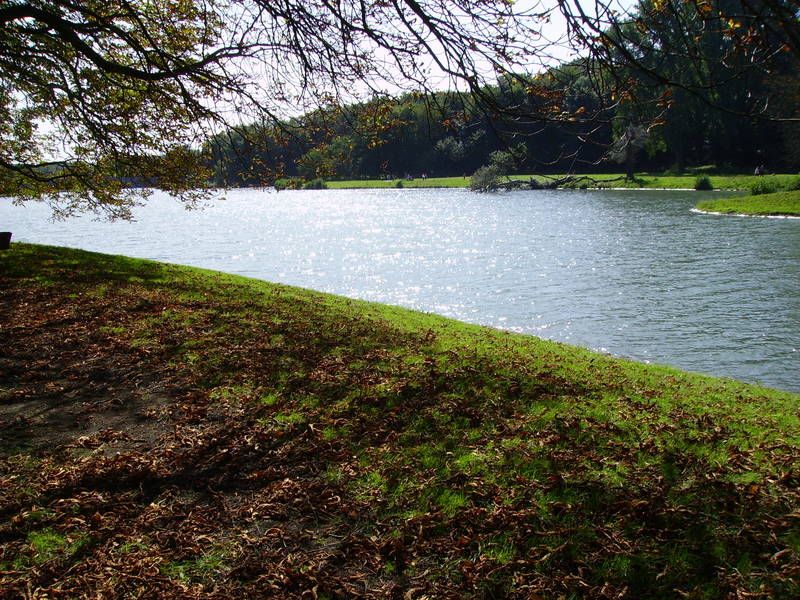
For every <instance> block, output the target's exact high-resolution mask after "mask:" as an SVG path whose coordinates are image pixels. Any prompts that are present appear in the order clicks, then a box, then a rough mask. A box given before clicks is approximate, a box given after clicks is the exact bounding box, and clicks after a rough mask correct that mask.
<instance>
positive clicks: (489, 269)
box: [0, 190, 800, 391]
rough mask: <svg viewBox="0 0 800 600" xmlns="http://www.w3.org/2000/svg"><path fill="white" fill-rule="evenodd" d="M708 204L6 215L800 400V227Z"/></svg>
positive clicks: (87, 244) (499, 202) (34, 233)
mask: <svg viewBox="0 0 800 600" xmlns="http://www.w3.org/2000/svg"><path fill="white" fill-rule="evenodd" d="M717 193H718V192H717ZM712 194H713V193H712ZM704 197H705V196H702V195H701V193H699V192H679V191H664V192H654V191H647V192H640V191H599V192H598V191H535V192H513V193H505V194H473V193H471V192H468V191H466V190H357V191H356V190H352V191H350V190H322V191H302V192H280V193H275V192H270V191H264V190H234V191H231V192H228V193H227V195H226V197H225V199H218V200H215V201H214V202H213V205H211V206H209V207H208V208H206V209H205V210H203V211H195V212H186V211H184V210H183V208H182V207H181V206H179V205H178V204H177V203H175V202H174V201H172V200H170V199H169V198H167V197H166V196H163V195H160V194H156V195H155V196H154V197H153V199H152V200H151V201H150V203H149V204H148V205H147V206H145V207H143V208H142V209H140V210H138V211H137V213H136V216H137V222H135V223H99V222H96V221H92V220H91V219H90V218H80V219H74V220H70V221H66V222H59V223H52V222H50V221H49V219H48V214H49V213H48V209H47V207H46V206H43V205H39V204H35V203H34V204H28V205H27V206H25V207H23V208H16V207H12V206H10V204H9V203H8V202H7V201H3V202H2V203H0V223H2V227H0V228H1V229H7V230H11V231H13V232H14V240H18V241H29V242H36V243H43V244H55V245H63V246H71V247H79V248H84V249H87V250H95V251H100V252H110V253H116V254H126V255H130V256H137V257H143V258H151V259H156V260H162V261H167V262H174V263H180V264H187V265H194V266H200V267H206V268H210V269H217V270H221V271H226V272H230V273H237V274H241V275H247V276H251V277H257V278H260V279H266V280H269V281H276V282H281V283H286V284H290V285H297V286H302V287H306V288H312V289H317V290H320V291H325V292H331V293H335V294H341V295H345V296H350V297H353V298H362V299H366V300H372V301H376V302H383V303H388V304H397V305H402V306H407V307H410V308H415V309H419V310H424V311H429V312H436V313H439V314H442V315H446V316H449V317H453V318H456V319H461V320H464V321H469V322H474V323H480V324H485V325H491V326H495V327H501V328H504V329H509V330H513V331H518V332H523V333H529V334H534V335H537V336H540V337H545V338H550V339H554V340H559V341H564V342H568V343H571V344H576V345H581V346H586V347H590V348H593V349H596V350H601V351H605V352H610V353H613V354H616V355H620V356H626V357H630V358H633V359H636V360H644V361H651V362H658V363H663V364H670V365H673V366H676V367H679V368H682V369H686V370H691V371H699V372H705V373H711V374H715V375H719V376H727V377H733V378H736V379H741V380H745V381H750V382H754V383H761V384H764V385H768V386H771V387H777V388H781V389H786V390H793V391H800V378H798V375H797V373H798V371H800V293H798V292H799V291H800V220H789V219H762V218H742V217H729V216H714V215H704V214H698V213H693V212H691V211H690V209H691V207H692V206H694V205H695V204H696V203H697V202H698V201H699V200H700V199H702V198H704Z"/></svg>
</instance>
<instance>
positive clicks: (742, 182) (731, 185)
mask: <svg viewBox="0 0 800 600" xmlns="http://www.w3.org/2000/svg"><path fill="white" fill-rule="evenodd" d="M530 177H532V176H531V175H514V176H513V177H512V178H513V179H530ZM533 177H535V178H536V179H539V180H542V181H544V180H545V178H544V177H543V176H539V175H535V176H533ZM553 177H560V176H553ZM590 177H592V178H593V179H594V180H596V181H597V182H598V184H599V185H600V186H601V187H615V188H649V189H694V187H695V182H696V181H697V176H696V175H680V176H676V175H660V174H649V173H640V174H637V176H636V179H635V180H634V181H624V180H622V179H620V177H621V175H620V174H619V173H602V174H593V175H590ZM708 177H709V180H710V181H711V185H712V186H713V187H714V189H723V190H748V189H750V187H751V186H752V185H754V184H756V183H759V182H764V181H767V180H769V181H774V182H775V183H776V184H777V185H778V186H782V185H785V184H786V183H788V182H789V181H791V180H793V179H796V178H797V175H791V174H785V175H767V176H760V177H758V176H755V175H710V176H708ZM469 181H470V179H469V177H429V178H427V179H422V178H415V179H413V180H412V181H406V180H401V179H391V180H383V179H374V180H352V181H328V182H327V185H328V187H329V188H330V189H358V188H393V187H404V188H425V187H469ZM398 184H400V185H398ZM589 187H592V186H591V184H589Z"/></svg>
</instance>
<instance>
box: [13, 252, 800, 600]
mask: <svg viewBox="0 0 800 600" xmlns="http://www.w3.org/2000/svg"><path fill="white" fill-rule="evenodd" d="M0 289H2V297H1V298H0V302H2V310H0V331H2V332H3V333H2V353H0V430H2V436H0V512H2V521H0V523H2V524H0V540H2V543H1V544H0V590H2V592H0V596H2V597H8V598H12V597H14V598H16V597H31V598H34V597H35V598H45V597H47V598H56V597H59V598H60V597H64V598H81V597H91V598H128V597H130V598H209V599H211V598H297V599H300V598H317V599H325V598H328V599H332V598H376V599H377V598H381V599H383V598H408V599H411V600H421V599H422V598H453V599H455V598H512V599H515V598H519V599H522V598H526V599H530V598H554V599H555V598H648V599H653V598H676V597H685V598H708V599H712V598H720V599H722V598H736V597H742V598H744V597H764V598H796V597H798V595H800V587H799V586H800V498H798V484H800V416H799V414H798V407H799V406H800V396H798V395H796V394H790V393H783V392H778V391H774V390H768V389H763V388H759V387H754V386H750V385H745V384H742V383H738V382H735V381H727V380H720V379H715V378H711V377H706V376H701V375H695V374H689V373H685V372H681V371H677V370H674V369H669V368H665V367H658V366H646V365H642V364H637V363H632V362H627V361H623V360H617V359H613V358H610V357H608V356H604V355H599V354H594V353H591V352H589V351H586V350H582V349H579V348H575V347H571V346H567V345H563V344H558V343H551V342H545V341H542V340H539V339H537V338H534V337H528V336H521V335H515V334H510V333H505V332H501V331H498V330H493V329H488V328H482V327H477V326H472V325H467V324H464V323H459V322H456V321H452V320H448V319H445V318H441V317H438V316H433V315H429V314H423V313H418V312H413V311H408V310H404V309H400V308H393V307H387V306H382V305H377V304H370V303H366V302H360V301H355V300H349V299H346V298H341V297H335V296H330V295H324V294H319V293H315V292H311V291H306V290H301V289H296V288H290V287H286V286H281V285H275V284H270V283H265V282H261V281H255V280H250V279H245V278H241V277H234V276H229V275H224V274H220V273H213V272H208V271H201V270H197V269H190V268H185V267H178V266H172V265H166V264H161V263H155V262H148V261H142V260H134V259H129V258H124V257H115V256H108V255H100V254H93V253H87V252H81V251H77V250H68V249H63V248H52V247H44V246H33V245H26V244H14V245H12V248H11V250H7V251H4V252H0ZM751 594H752V596H751Z"/></svg>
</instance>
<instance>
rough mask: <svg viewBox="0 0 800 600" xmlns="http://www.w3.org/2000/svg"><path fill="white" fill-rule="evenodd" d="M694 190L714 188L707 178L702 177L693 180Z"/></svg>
mask: <svg viewBox="0 0 800 600" xmlns="http://www.w3.org/2000/svg"><path fill="white" fill-rule="evenodd" d="M694 189H696V190H713V189H714V186H713V185H711V180H710V179H709V178H708V177H707V176H705V175H703V176H701V177H698V178H697V179H695V182H694Z"/></svg>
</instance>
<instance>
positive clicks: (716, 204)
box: [697, 190, 800, 216]
mask: <svg viewBox="0 0 800 600" xmlns="http://www.w3.org/2000/svg"><path fill="white" fill-rule="evenodd" d="M697 208H698V210H704V211H707V212H716V213H729V214H742V215H789V216H800V191H798V190H794V191H790V192H776V193H773V194H760V195H757V196H742V197H738V198H721V199H719V200H708V201H705V202H700V203H699V204H698V205H697Z"/></svg>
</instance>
